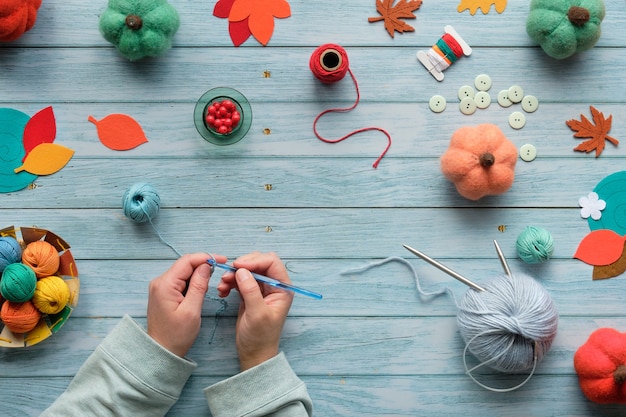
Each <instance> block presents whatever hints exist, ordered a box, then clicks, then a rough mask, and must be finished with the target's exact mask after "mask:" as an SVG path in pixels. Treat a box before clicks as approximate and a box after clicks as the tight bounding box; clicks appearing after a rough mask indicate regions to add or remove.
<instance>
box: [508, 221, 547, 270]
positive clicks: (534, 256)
mask: <svg viewBox="0 0 626 417" xmlns="http://www.w3.org/2000/svg"><path fill="white" fill-rule="evenodd" d="M515 246H516V247H517V254H518V255H519V257H520V259H521V260H523V261H524V262H527V263H529V264H538V263H541V262H545V261H547V260H548V259H550V257H551V256H552V254H553V253H554V240H553V239H552V235H551V234H550V232H548V231H547V230H546V229H543V228H541V227H534V226H526V228H525V229H524V230H523V231H522V232H521V233H520V234H519V236H517V241H516V242H515Z"/></svg>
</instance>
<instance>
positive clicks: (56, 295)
mask: <svg viewBox="0 0 626 417" xmlns="http://www.w3.org/2000/svg"><path fill="white" fill-rule="evenodd" d="M70 295H71V294H70V288H69V287H68V286H67V284H66V283H65V281H63V280H62V279H61V278H60V277H55V276H50V277H46V278H41V279H40V280H39V281H37V286H36V288H35V293H34V294H33V299H32V301H33V304H34V305H35V307H37V310H39V311H41V312H42V313H46V314H57V313H59V312H61V311H63V309H64V308H65V306H66V305H67V303H68V302H69V301H70Z"/></svg>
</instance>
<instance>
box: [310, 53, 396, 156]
mask: <svg viewBox="0 0 626 417" xmlns="http://www.w3.org/2000/svg"><path fill="white" fill-rule="evenodd" d="M328 49H333V50H335V51H337V52H338V53H339V54H340V56H341V58H342V61H341V64H340V65H339V66H338V68H337V69H336V70H334V71H328V70H326V69H324V68H323V67H322V65H321V62H320V58H321V55H322V54H323V53H324V51H326V50H328ZM309 67H310V68H311V72H313V75H315V77H316V78H317V79H318V80H320V81H321V82H323V83H325V84H330V83H334V82H337V81H340V80H341V79H343V78H344V77H345V75H346V73H348V74H350V77H351V78H352V81H353V82H354V87H355V89H356V100H355V102H354V104H353V105H351V106H350V107H345V108H332V109H327V110H324V111H323V112H321V113H320V114H318V115H317V117H316V118H315V120H314V121H313V133H315V136H316V137H317V138H318V139H319V140H321V141H322V142H326V143H339V142H341V141H344V140H346V139H348V138H350V137H352V136H354V135H356V134H358V133H362V132H367V131H371V130H377V131H379V132H382V133H383V134H384V135H385V136H387V146H386V147H385V150H384V151H383V152H382V153H381V154H380V156H379V157H378V158H377V159H376V161H375V162H374V164H372V166H373V167H374V168H378V164H379V163H380V161H381V160H382V159H383V157H384V156H385V154H386V153H387V151H388V150H389V148H390V147H391V135H390V134H389V133H388V132H387V131H386V130H385V129H382V128H380V127H375V126H371V127H364V128H361V129H357V130H353V131H352V132H350V133H348V134H346V135H344V136H342V137H340V138H337V139H327V138H325V137H323V136H322V135H320V134H319V132H318V131H317V122H318V121H319V119H320V118H321V117H322V116H324V115H325V114H327V113H337V112H349V111H351V110H353V109H354V108H356V106H357V105H358V104H359V101H360V100H361V94H360V92H359V83H358V82H357V80H356V77H355V76H354V74H353V73H352V70H350V67H349V63H348V55H347V54H346V52H345V50H344V49H343V48H342V47H341V46H339V45H335V44H325V45H322V46H320V47H319V48H317V49H316V50H315V52H314V53H313V55H311V59H310V61H309Z"/></svg>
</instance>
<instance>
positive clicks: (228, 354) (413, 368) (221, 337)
mask: <svg viewBox="0 0 626 417" xmlns="http://www.w3.org/2000/svg"><path fill="white" fill-rule="evenodd" d="M118 321H119V319H117V318H99V319H86V318H80V317H71V318H70V319H69V320H68V322H67V323H66V324H65V325H64V327H63V328H62V329H61V330H60V331H59V332H58V333H56V334H55V335H54V336H52V337H51V338H49V339H47V340H45V341H43V342H41V343H39V344H37V345H35V346H32V347H30V348H28V349H11V348H6V349H3V350H1V351H0V358H2V361H3V367H2V369H0V376H2V377H4V378H12V377H27V376H28V377H35V376H38V377H48V376H71V375H73V374H74V373H75V372H76V371H77V370H78V368H79V367H80V365H81V364H82V363H83V362H84V361H85V360H86V359H87V357H88V356H89V355H90V354H91V352H92V351H93V349H94V348H95V347H96V346H97V345H98V344H99V343H100V341H101V340H102V338H104V337H105V336H106V334H107V333H108V332H109V331H110V329H112V328H113V327H114V326H115V324H117V322H118ZM138 321H139V322H140V323H142V325H144V324H145V319H143V318H139V319H138ZM234 326H235V318H233V317H226V318H222V320H220V322H219V324H218V327H217V331H216V334H215V337H214V339H213V342H212V344H209V336H210V334H211V331H212V329H213V320H211V319H207V320H204V321H203V324H202V330H201V332H200V336H199V337H198V340H197V341H196V344H195V345H194V347H193V348H192V350H191V351H190V352H189V357H190V358H192V359H194V360H195V361H196V362H198V369H197V370H196V373H197V374H200V375H213V376H215V375H218V376H222V375H230V374H234V373H236V372H237V370H238V361H237V353H236V350H235V348H234V346H235V345H234V343H235V331H234ZM599 327H615V328H625V327H626V320H625V319H624V318H622V317H615V318H584V317H570V316H565V317H560V320H559V329H558V334H557V336H556V339H555V340H554V343H553V345H552V348H551V350H550V351H549V353H548V354H547V355H546V356H545V357H544V359H543V361H542V362H541V363H540V365H539V366H538V367H537V370H536V374H537V375H574V370H573V365H572V363H573V362H572V361H573V355H574V352H575V351H576V350H577V349H578V347H580V345H582V344H583V343H584V342H585V341H586V340H587V338H588V337H589V334H591V332H593V331H594V330H596V329H597V328H599ZM463 347H464V342H463V340H462V339H461V337H460V335H459V332H458V330H457V326H456V319H455V317H454V316H450V317H428V318H426V317H394V318H378V317H308V318H302V317H292V318H289V319H288V320H287V323H286V325H285V328H284V330H283V337H282V340H281V348H282V349H283V350H284V351H285V352H286V354H287V355H288V357H289V361H290V363H291V364H292V366H293V368H294V370H295V371H296V373H298V374H302V375H315V376H320V375H331V374H332V375H368V376H373V375H395V376H397V375H447V376H451V375H455V376H457V377H458V378H466V376H465V370H464V367H463V359H462V353H463ZM467 361H468V364H470V365H475V364H477V362H476V359H475V358H473V357H472V356H471V354H469V353H468V356H467ZM499 374H500V373H498V372H495V371H489V370H487V371H485V372H484V373H483V372H481V373H478V374H477V376H478V377H480V378H481V379H482V378H484V379H487V380H488V379H489V378H490V377H492V376H494V375H499ZM518 376H519V375H518Z"/></svg>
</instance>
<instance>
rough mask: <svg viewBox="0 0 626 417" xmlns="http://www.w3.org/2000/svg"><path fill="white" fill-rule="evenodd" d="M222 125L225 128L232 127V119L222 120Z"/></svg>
mask: <svg viewBox="0 0 626 417" xmlns="http://www.w3.org/2000/svg"><path fill="white" fill-rule="evenodd" d="M222 123H223V124H224V126H226V127H231V126H232V125H233V121H232V119H229V118H228V117H226V118H224V119H222Z"/></svg>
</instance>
